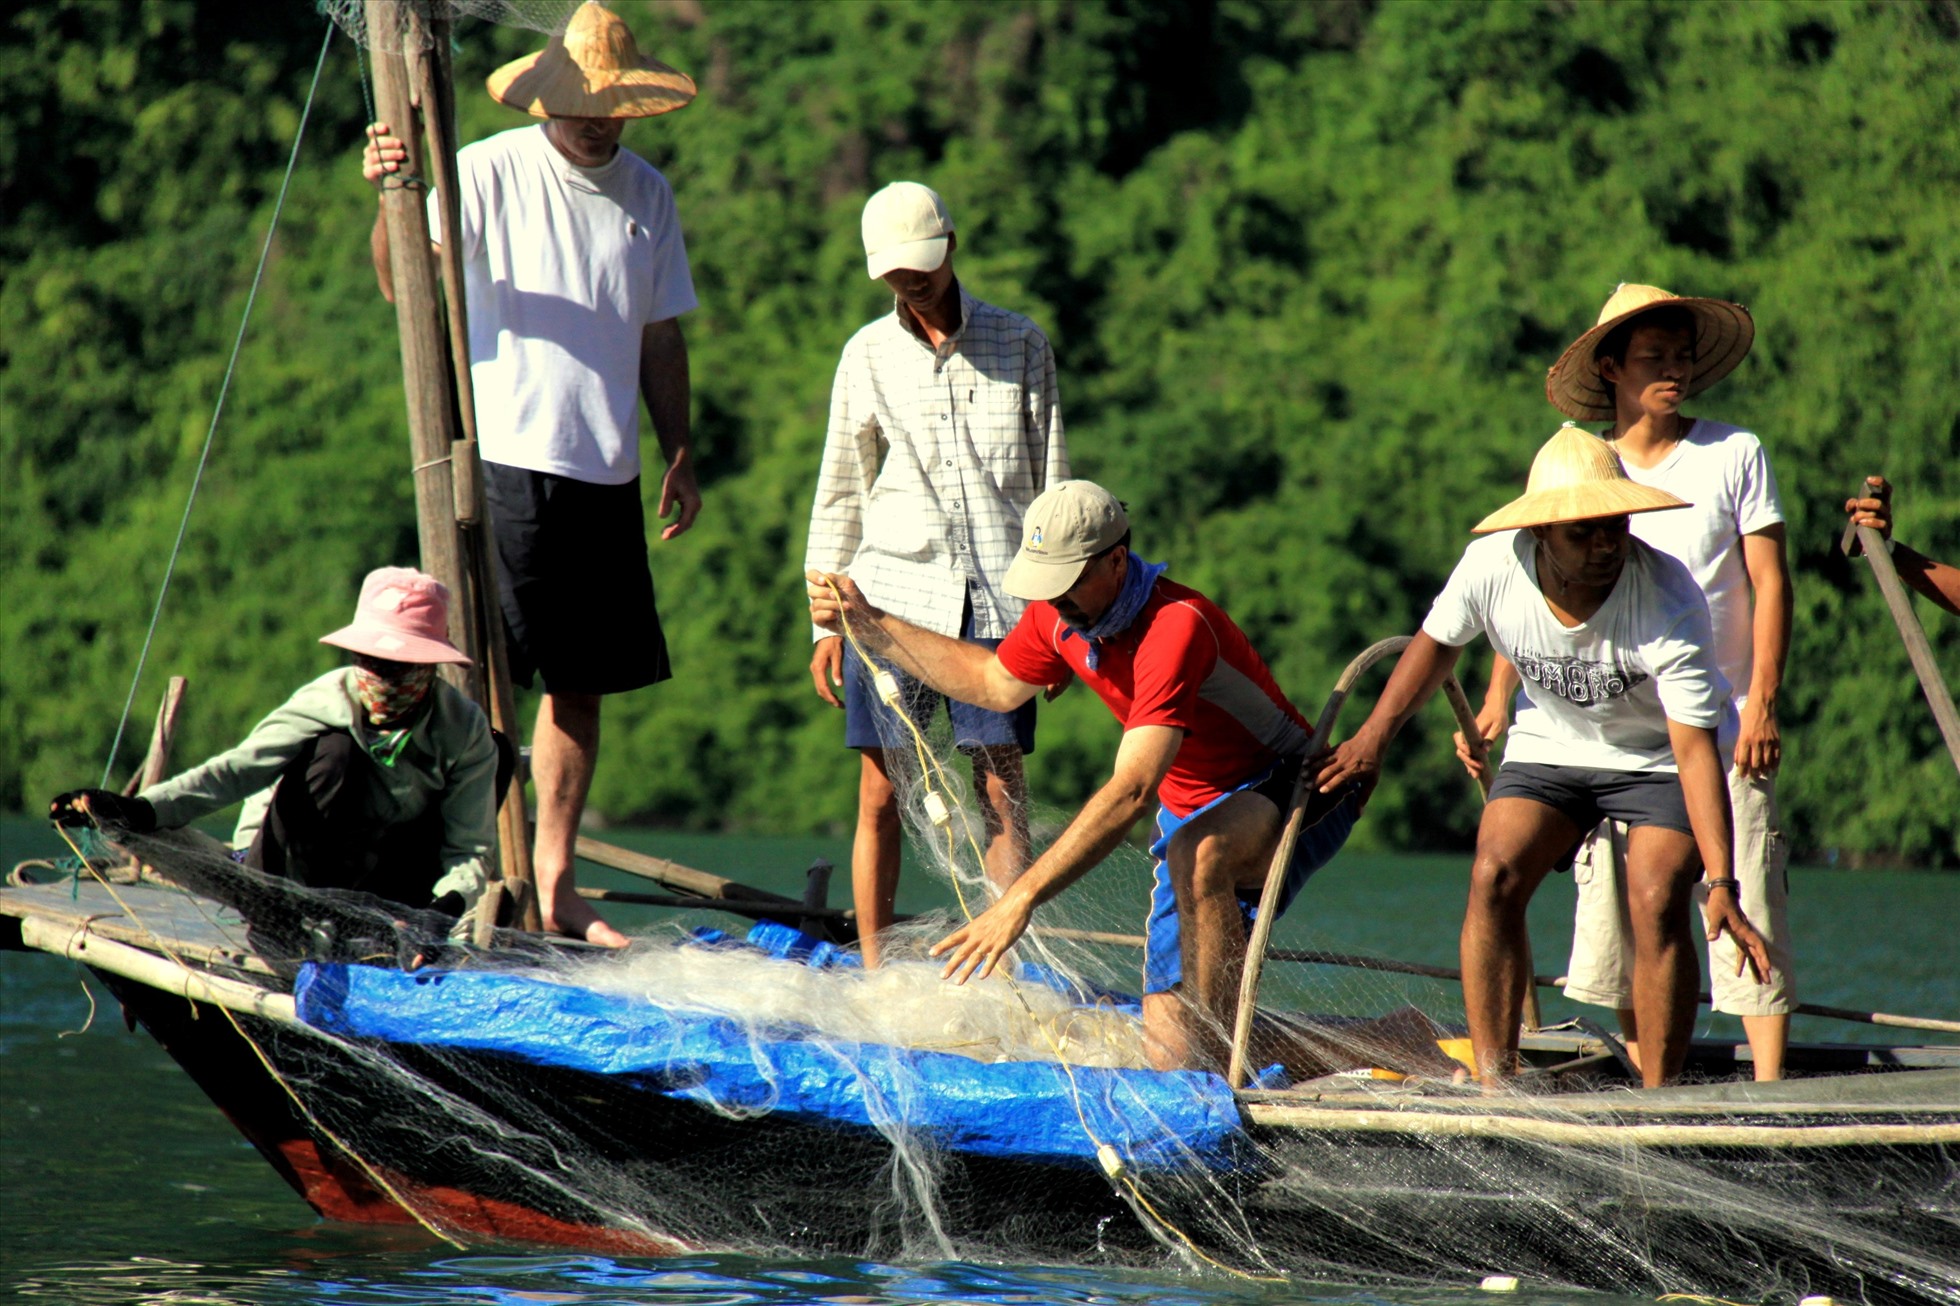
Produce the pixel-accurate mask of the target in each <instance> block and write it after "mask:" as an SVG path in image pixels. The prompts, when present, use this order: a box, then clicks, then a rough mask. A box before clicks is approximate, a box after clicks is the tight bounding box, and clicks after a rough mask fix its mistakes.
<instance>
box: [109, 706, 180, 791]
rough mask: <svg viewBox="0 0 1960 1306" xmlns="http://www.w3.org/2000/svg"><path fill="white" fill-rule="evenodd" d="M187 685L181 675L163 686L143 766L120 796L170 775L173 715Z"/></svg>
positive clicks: (175, 723) (177, 708)
mask: <svg viewBox="0 0 1960 1306" xmlns="http://www.w3.org/2000/svg"><path fill="white" fill-rule="evenodd" d="M189 683H190V682H189V681H187V680H185V679H184V678H183V677H182V676H172V677H170V680H169V682H168V683H167V684H166V685H165V686H164V690H163V702H162V703H161V704H160V705H159V706H158V707H157V723H156V728H155V729H154V730H152V731H151V732H150V751H149V752H148V753H146V754H144V755H143V765H142V766H140V767H138V768H137V769H136V774H135V775H132V776H131V777H129V783H128V784H127V785H124V786H123V796H124V797H129V796H131V795H133V794H140V793H142V792H143V791H144V790H145V789H148V788H149V787H150V786H151V785H157V784H162V783H163V781H164V779H165V777H167V776H168V775H169V774H170V750H171V747H172V745H174V744H175V743H176V742H177V715H178V713H180V712H181V711H182V710H183V707H184V689H185V687H186V686H187V685H188V684H189Z"/></svg>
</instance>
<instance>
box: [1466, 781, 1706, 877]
mask: <svg viewBox="0 0 1960 1306" xmlns="http://www.w3.org/2000/svg"><path fill="white" fill-rule="evenodd" d="M1490 797H1491V801H1492V802H1495V801H1496V800H1498V799H1499V798H1528V799H1530V800H1531V801H1532V802H1534V803H1543V804H1544V805H1545V806H1546V807H1549V808H1552V809H1553V810H1554V811H1556V812H1558V813H1559V814H1560V815H1561V816H1563V817H1565V819H1566V820H1568V821H1570V822H1572V824H1573V825H1575V826H1577V827H1578V828H1579V829H1581V830H1590V829H1592V828H1593V827H1594V826H1596V825H1598V824H1599V823H1600V822H1601V821H1618V822H1619V823H1620V824H1622V825H1625V826H1629V827H1631V826H1638V825H1658V826H1660V827H1661V828H1663V829H1667V830H1679V831H1680V832H1681V833H1682V834H1685V835H1693V834H1694V828H1693V827H1692V826H1691V825H1689V824H1688V803H1687V800H1686V799H1684V798H1683V797H1682V796H1681V777H1680V776H1678V775H1676V774H1674V772H1672V771H1597V770H1593V769H1592V768H1590V767H1583V766H1545V765H1543V764H1541V763H1537V762H1506V763H1505V764H1504V766H1503V768H1502V769H1501V770H1499V771H1498V773H1497V780H1496V783H1494V784H1492V785H1491V787H1490ZM1573 850H1574V851H1575V852H1576V851H1577V845H1576V844H1575V845H1574V848H1573ZM1569 860H1570V857H1569V856H1568V857H1565V858H1561V859H1560V861H1559V865H1560V866H1561V867H1563V866H1564V865H1565V863H1566V862H1567V861H1569Z"/></svg>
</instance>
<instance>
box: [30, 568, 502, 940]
mask: <svg viewBox="0 0 1960 1306" xmlns="http://www.w3.org/2000/svg"><path fill="white" fill-rule="evenodd" d="M448 625H449V591H448V589H447V588H446V587H445V586H444V585H443V584H442V583H441V582H440V581H438V580H436V579H435V578H434V577H433V576H428V575H425V574H423V573H422V572H419V571H415V570H412V569H410V568H407V567H383V568H380V569H379V570H377V571H373V572H370V573H369V574H368V577H367V579H366V581H365V582H364V583H363V584H362V586H361V597H360V603H359V606H358V608H357V609H356V611H355V614H354V620H353V622H352V623H351V624H349V625H347V626H344V627H342V628H341V629H339V630H336V631H334V632H333V633H332V634H330V635H325V636H322V637H321V640H320V642H321V643H323V644H332V645H335V646H336V647H339V648H344V649H346V650H348V651H349V652H351V653H353V654H354V660H353V665H351V666H346V667H342V668H340V669H339V670H336V671H331V672H328V673H327V674H326V675H324V676H321V677H320V678H319V679H317V680H314V681H312V682H310V683H308V684H306V685H303V686H301V687H300V689H299V692H297V693H296V694H294V695H293V696H292V697H291V698H290V699H288V700H286V702H285V703H284V704H283V705H282V706H280V707H279V708H277V709H276V710H274V711H273V713H272V714H271V715H270V716H268V717H266V718H265V720H263V721H261V722H259V724H258V725H257V726H256V727H255V728H254V729H253V731H252V733H251V734H250V735H249V736H247V737H246V739H245V740H244V742H243V743H241V744H239V745H238V746H237V747H236V748H233V749H231V750H230V751H229V752H225V753H220V754H219V755H218V756H216V757H214V758H212V759H211V760H209V761H207V762H205V763H204V764H203V765H201V766H197V767H194V768H192V769H191V770H189V771H186V772H184V773H183V774H182V775H179V776H176V777H174V778H172V779H169V780H166V781H164V782H163V783H162V784H157V785H152V786H151V787H150V788H148V789H145V790H144V791H143V792H142V793H140V794H138V795H137V796H136V797H134V798H125V797H123V796H122V795H121V794H117V793H112V792H110V791H108V790H105V789H78V790H74V791H73V792H70V793H65V794H62V795H61V796H60V797H58V798H56V799H55V800H54V802H53V803H52V804H51V805H50V809H49V816H50V817H51V818H52V819H53V820H54V821H55V822H56V823H58V824H62V825H80V824H84V823H86V822H88V821H89V820H91V819H99V820H104V821H110V822H113V823H115V824H118V825H121V826H123V827H124V828H126V829H129V830H133V831H135V832H137V833H147V832H149V831H152V830H157V829H174V828H176V827H178V826H182V825H186V824H188V823H190V822H191V821H194V820H196V819H198V818H199V817H201V816H204V815H206V814H208V813H211V812H215V811H218V810H220V809H222V808H225V807H228V806H230V805H231V804H233V803H235V802H238V801H240V800H241V799H242V800H244V807H243V809H242V810H241V812H240V814H239V818H238V826H237V830H236V832H235V833H234V836H233V840H232V843H233V846H234V849H235V852H234V856H237V857H240V858H241V860H243V862H244V863H245V865H247V866H249V867H252V868H253V869H255V870H261V871H264V872H266V873H267V874H270V875H277V876H283V877H287V878H290V879H294V880H297V881H299V882H300V883H302V884H305V885H307V886H309V887H311V888H327V889H355V890H360V891H362V892H366V893H372V894H375V895H376V896H378V897H382V898H387V899H391V900H393V901H395V902H399V903H404V904H407V905H409V906H413V907H425V906H434V907H436V908H437V909H438V910H441V911H444V912H446V913H448V914H450V915H454V916H463V915H465V914H467V913H468V912H469V910H470V909H471V908H473V907H474V906H475V905H476V903H477V901H478V899H480V898H481V897H482V895H483V891H484V888H485V887H486V885H487V884H488V882H489V856H490V850H491V848H492V847H493V841H494V839H495V836H496V820H497V804H498V795H500V794H501V793H502V792H503V790H504V789H505V788H506V787H507V784H508V781H509V778H510V773H511V771H512V770H513V769H514V766H515V755H514V753H513V752H512V751H511V750H510V748H509V745H508V744H507V743H505V741H503V740H502V739H501V738H498V737H496V736H494V735H493V733H492V732H491V729H490V723H489V721H488V720H487V719H486V718H485V717H484V715H483V711H482V709H480V708H479V707H477V705H476V704H475V703H473V702H471V701H470V700H469V699H468V698H467V697H466V696H465V695H463V694H461V693H459V692H458V691H457V690H455V689H454V688H452V687H451V686H449V685H447V684H445V683H443V682H442V681H441V680H439V679H437V677H436V667H437V666H438V665H439V664H442V663H445V662H456V663H467V662H468V661H469V660H470V659H469V658H467V657H465V656H464V655H463V654H462V653H461V652H460V651H458V650H457V649H456V647H455V646H454V645H452V644H451V643H450V642H449V640H448V637H447V631H448Z"/></svg>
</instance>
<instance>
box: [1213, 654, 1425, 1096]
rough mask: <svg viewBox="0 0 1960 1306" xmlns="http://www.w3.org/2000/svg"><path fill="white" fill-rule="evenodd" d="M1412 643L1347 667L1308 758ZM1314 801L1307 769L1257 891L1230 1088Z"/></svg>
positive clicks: (1235, 1083)
mask: <svg viewBox="0 0 1960 1306" xmlns="http://www.w3.org/2000/svg"><path fill="white" fill-rule="evenodd" d="M1409 640H1410V637H1409V636H1407V635H1396V636H1394V637H1393V638H1390V639H1384V640H1378V641H1376V642H1375V643H1373V644H1370V645H1369V646H1368V647H1367V648H1365V649H1363V650H1362V651H1361V654H1360V655H1359V656H1358V657H1356V658H1355V659H1354V661H1352V662H1350V663H1348V664H1347V670H1345V671H1343V672H1341V678H1340V679H1339V680H1337V681H1335V682H1334V692H1333V693H1331V694H1329V695H1328V696H1327V703H1326V705H1325V706H1324V707H1322V708H1321V709H1320V717H1319V719H1318V720H1316V721H1315V722H1314V727H1313V735H1312V737H1311V738H1309V739H1308V740H1307V745H1306V749H1305V750H1304V751H1305V755H1306V756H1308V757H1311V756H1313V755H1314V754H1315V753H1317V752H1319V751H1320V750H1321V749H1323V748H1325V747H1326V746H1327V737H1328V735H1329V733H1330V732H1331V731H1332V730H1333V729H1334V718H1335V717H1337V716H1339V715H1340V711H1341V706H1342V705H1343V704H1344V703H1346V702H1347V696H1348V691H1350V690H1352V689H1353V688H1354V682H1355V681H1357V680H1359V679H1361V673H1362V672H1364V671H1366V670H1367V669H1368V668H1369V667H1372V666H1373V665H1375V663H1377V662H1379V661H1381V660H1382V659H1383V658H1385V657H1387V656H1388V655H1389V654H1391V653H1400V652H1401V651H1402V650H1403V649H1405V648H1407V647H1408V646H1409ZM1312 796H1313V778H1312V777H1311V776H1309V775H1308V774H1307V768H1306V767H1305V766H1302V767H1301V768H1300V776H1299V778H1298V779H1297V780H1295V781H1294V782H1293V798H1292V800H1291V801H1290V802H1288V803H1287V805H1286V825H1285V828H1283V829H1282V830H1281V831H1280V835H1279V847H1277V848H1275V849H1274V850H1273V864H1272V866H1271V867H1269V868H1268V869H1267V871H1266V887H1265V888H1263V889H1261V890H1260V891H1259V915H1258V917H1257V919H1255V920H1254V921H1253V922H1252V937H1251V938H1250V939H1248V940H1246V945H1245V970H1244V972H1243V973H1242V974H1241V975H1240V976H1239V1012H1238V1017H1237V1019H1236V1020H1235V1021H1234V1022H1233V1027H1232V1057H1231V1061H1230V1063H1229V1064H1228V1066H1227V1068H1226V1071H1225V1084H1226V1086H1227V1087H1228V1088H1241V1087H1243V1086H1244V1085H1245V1058H1246V1049H1247V1047H1248V1046H1249V1045H1250V1044H1251V1042H1252V1015H1253V1007H1254V1004H1255V1003H1256V1002H1257V1001H1258V998H1259V973H1260V971H1261V970H1263V969H1264V968H1265V964H1266V941H1267V940H1268V939H1269V938H1271V937H1272V933H1273V916H1274V914H1275V912H1274V908H1275V907H1276V906H1277V905H1278V903H1279V890H1280V885H1281V883H1282V882H1283V881H1284V880H1285V879H1286V866H1287V864H1288V863H1289V862H1291V861H1292V860H1293V849H1294V846H1295V845H1296V844H1298V843H1299V842H1300V825H1301V822H1302V819H1303V818H1304V817H1305V815H1306V810H1307V800H1308V799H1310V798H1311V797H1312Z"/></svg>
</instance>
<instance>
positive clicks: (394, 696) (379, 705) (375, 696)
mask: <svg viewBox="0 0 1960 1306" xmlns="http://www.w3.org/2000/svg"><path fill="white" fill-rule="evenodd" d="M376 667H385V668H386V671H385V672H383V671H378V670H376V669H375V668H376ZM435 683H436V669H435V668H434V667H433V666H428V665H416V664H410V663H402V662H381V661H380V660H379V659H372V658H361V659H358V660H356V662H355V663H354V694H355V696H356V697H357V698H359V699H360V700H361V706H362V707H363V708H365V709H367V719H368V724H369V725H371V726H387V725H392V724H396V723H398V722H400V721H402V720H403V719H404V718H405V717H408V716H411V715H413V714H414V712H415V709H416V708H418V707H420V706H422V701H423V700H424V699H426V698H428V696H429V690H430V689H431V688H432V687H433V686H434V685H435Z"/></svg>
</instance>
